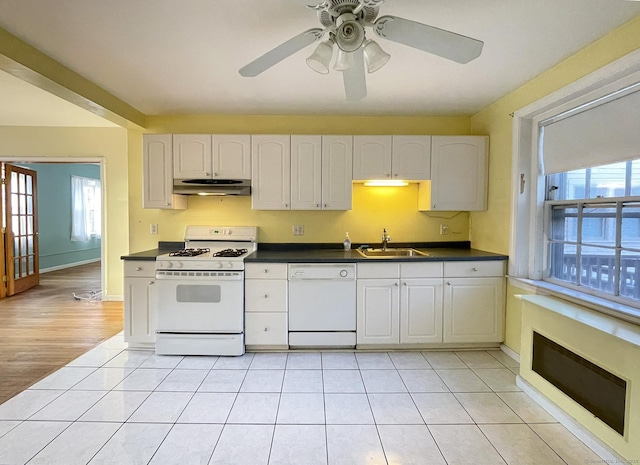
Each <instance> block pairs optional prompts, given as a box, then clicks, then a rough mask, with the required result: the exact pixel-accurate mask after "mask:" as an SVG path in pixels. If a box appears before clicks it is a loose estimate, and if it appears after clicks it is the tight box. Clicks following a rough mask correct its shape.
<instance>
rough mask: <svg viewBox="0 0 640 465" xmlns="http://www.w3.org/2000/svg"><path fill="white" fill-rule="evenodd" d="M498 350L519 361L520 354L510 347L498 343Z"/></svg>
mask: <svg viewBox="0 0 640 465" xmlns="http://www.w3.org/2000/svg"><path fill="white" fill-rule="evenodd" d="M500 350H501V351H503V352H504V353H505V354H507V355H508V356H509V357H511V358H512V359H514V360H515V361H516V362H518V363H520V354H519V353H518V352H516V351H515V350H513V349H511V348H510V347H508V346H506V345H504V344H500Z"/></svg>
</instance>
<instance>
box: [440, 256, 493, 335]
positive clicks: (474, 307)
mask: <svg viewBox="0 0 640 465" xmlns="http://www.w3.org/2000/svg"><path fill="white" fill-rule="evenodd" d="M444 270H445V278H444V281H445V286H444V307H443V309H444V313H443V316H444V321H443V342H449V343H467V342H471V343H481V342H492V343H493V342H502V341H503V340H504V311H505V278H504V262H502V261H500V262H451V263H445V267H444Z"/></svg>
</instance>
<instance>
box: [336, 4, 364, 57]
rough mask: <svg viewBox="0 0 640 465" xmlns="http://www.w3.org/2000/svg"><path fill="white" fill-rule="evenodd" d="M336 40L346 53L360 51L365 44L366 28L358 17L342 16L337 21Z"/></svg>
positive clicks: (349, 14)
mask: <svg viewBox="0 0 640 465" xmlns="http://www.w3.org/2000/svg"><path fill="white" fill-rule="evenodd" d="M336 25H337V27H336V30H335V33H334V34H335V40H336V45H337V46H338V47H339V48H340V50H343V51H345V52H353V51H355V50H358V48H360V46H361V45H362V43H363V42H364V39H365V36H364V27H363V26H362V24H360V22H359V21H358V19H357V17H356V15H354V14H351V13H344V14H341V15H340V16H339V17H338V19H337V20H336Z"/></svg>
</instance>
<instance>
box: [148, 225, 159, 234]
mask: <svg viewBox="0 0 640 465" xmlns="http://www.w3.org/2000/svg"><path fill="white" fill-rule="evenodd" d="M149 232H150V233H151V234H158V225H157V224H155V223H152V224H150V225H149Z"/></svg>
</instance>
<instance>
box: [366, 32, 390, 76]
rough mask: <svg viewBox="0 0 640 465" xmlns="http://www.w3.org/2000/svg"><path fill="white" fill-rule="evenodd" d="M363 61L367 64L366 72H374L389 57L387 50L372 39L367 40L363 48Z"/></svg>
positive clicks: (385, 62)
mask: <svg viewBox="0 0 640 465" xmlns="http://www.w3.org/2000/svg"><path fill="white" fill-rule="evenodd" d="M362 51H363V53H364V62H365V63H366V65H367V72H369V73H374V72H376V71H378V70H379V69H380V68H382V67H383V66H384V65H385V64H387V61H389V59H390V58H391V55H389V54H388V53H387V52H385V51H384V50H382V47H380V45H378V43H377V42H376V41H374V40H367V41H366V42H365V43H364V48H363V50H362Z"/></svg>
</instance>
